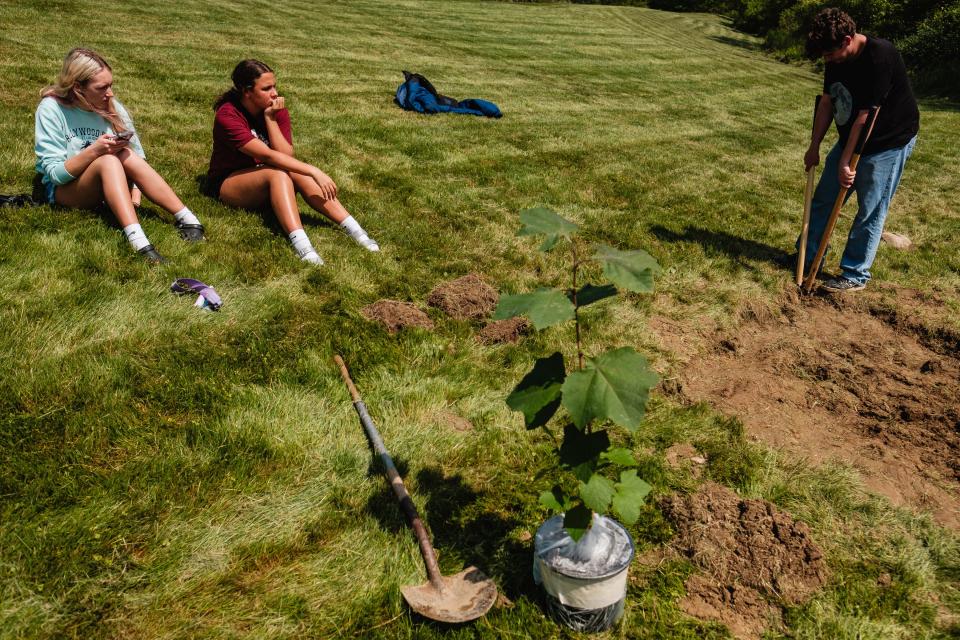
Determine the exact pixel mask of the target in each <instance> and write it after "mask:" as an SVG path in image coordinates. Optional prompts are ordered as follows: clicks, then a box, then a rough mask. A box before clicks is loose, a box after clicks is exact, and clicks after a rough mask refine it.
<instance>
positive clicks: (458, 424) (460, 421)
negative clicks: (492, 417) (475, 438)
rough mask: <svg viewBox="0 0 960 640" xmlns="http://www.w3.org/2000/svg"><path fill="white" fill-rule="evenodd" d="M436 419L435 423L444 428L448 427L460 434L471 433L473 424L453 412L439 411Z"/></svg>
mask: <svg viewBox="0 0 960 640" xmlns="http://www.w3.org/2000/svg"><path fill="white" fill-rule="evenodd" d="M436 419H437V422H439V423H440V424H442V425H444V426H445V427H449V428H450V429H453V430H454V431H459V432H460V433H465V432H467V431H473V423H472V422H470V421H469V420H467V419H466V418H464V417H463V416H461V415H459V414H456V413H454V412H453V411H441V412H439V413H438V414H437V416H436Z"/></svg>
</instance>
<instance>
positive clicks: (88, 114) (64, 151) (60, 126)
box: [34, 97, 146, 203]
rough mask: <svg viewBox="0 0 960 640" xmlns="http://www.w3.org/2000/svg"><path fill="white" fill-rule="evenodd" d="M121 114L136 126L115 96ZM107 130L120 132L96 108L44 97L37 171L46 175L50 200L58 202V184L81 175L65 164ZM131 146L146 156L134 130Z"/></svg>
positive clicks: (129, 124) (38, 118)
mask: <svg viewBox="0 0 960 640" xmlns="http://www.w3.org/2000/svg"><path fill="white" fill-rule="evenodd" d="M113 104H114V105H115V106H116V109H117V113H118V114H119V115H120V119H121V120H123V123H124V125H125V126H126V128H127V129H133V120H132V119H131V118H130V114H128V113H127V110H126V109H124V107H123V105H122V104H120V101H119V100H117V99H116V98H114V99H113ZM105 133H109V134H114V133H116V132H115V131H114V130H113V128H112V127H111V126H110V123H109V122H108V121H107V120H106V119H104V118H103V116H100V115H98V114H96V113H93V112H92V111H84V110H83V109H78V108H76V107H68V106H65V105H62V104H60V103H59V102H58V101H57V100H55V99H54V98H49V97H48V98H44V99H43V100H41V101H40V104H39V105H38V106H37V114H36V120H35V127H34V134H35V140H36V145H35V147H34V150H35V151H36V154H37V164H36V167H37V172H38V173H40V174H41V175H42V176H43V184H44V186H45V187H46V190H47V200H48V201H49V202H51V203H52V202H54V199H53V191H54V189H56V187H57V186H59V185H63V184H67V183H68V182H70V181H71V180H74V179H75V178H76V177H77V176H73V175H70V173H69V172H68V171H67V170H66V168H65V167H64V166H63V165H64V163H65V162H66V161H67V160H68V159H70V158H72V157H73V156H75V155H77V154H78V153H80V152H81V151H83V150H84V149H86V148H87V147H89V146H90V144H91V143H93V142H94V141H96V139H97V138H99V137H100V136H102V135H103V134H105ZM130 149H131V150H132V151H133V152H134V153H136V154H137V155H138V156H140V157H141V158H146V155H145V154H144V153H143V146H141V144H140V138H139V136H138V135H137V133H136V130H134V134H133V138H131V139H130Z"/></svg>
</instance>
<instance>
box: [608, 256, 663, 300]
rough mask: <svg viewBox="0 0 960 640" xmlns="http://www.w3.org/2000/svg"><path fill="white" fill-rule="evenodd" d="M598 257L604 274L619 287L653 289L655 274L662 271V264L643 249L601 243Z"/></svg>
mask: <svg viewBox="0 0 960 640" xmlns="http://www.w3.org/2000/svg"><path fill="white" fill-rule="evenodd" d="M596 258H597V260H599V261H600V262H602V263H603V274H604V275H605V276H607V278H609V279H610V281H611V282H613V283H614V284H616V285H617V286H618V287H621V288H623V289H626V290H628V291H634V292H637V293H648V292H650V291H653V276H654V275H656V274H658V273H660V265H659V264H657V261H656V260H655V259H654V257H653V256H651V255H650V254H649V253H647V252H646V251H644V250H643V249H636V250H633V251H620V250H619V249H614V248H613V247H608V246H607V245H605V244H601V245H597V253H596Z"/></svg>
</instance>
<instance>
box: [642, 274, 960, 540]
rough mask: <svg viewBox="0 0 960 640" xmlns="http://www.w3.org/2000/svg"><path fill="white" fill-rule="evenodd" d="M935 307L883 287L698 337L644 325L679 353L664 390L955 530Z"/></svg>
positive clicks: (956, 490) (795, 305)
mask: <svg viewBox="0 0 960 640" xmlns="http://www.w3.org/2000/svg"><path fill="white" fill-rule="evenodd" d="M943 310H944V305H943V303H942V301H938V300H937V299H936V298H935V297H932V296H929V295H926V294H920V293H917V292H914V291H908V290H895V289H892V288H890V287H887V288H884V289H881V290H880V291H874V292H872V293H871V292H870V291H869V290H868V291H865V292H860V293H857V294H847V295H846V296H835V297H809V298H805V299H803V300H799V299H796V298H795V297H794V298H793V299H787V300H786V301H785V302H784V303H783V304H782V306H781V308H780V309H779V311H774V312H773V313H766V314H763V313H760V314H750V315H748V316H747V317H746V318H745V319H744V321H743V322H742V323H741V324H740V326H739V327H738V328H737V329H736V330H735V331H734V332H732V333H729V332H726V333H724V332H718V333H715V334H712V335H710V334H706V335H703V334H700V335H699V338H700V339H699V341H698V340H697V337H698V332H697V330H696V329H695V328H689V327H680V326H679V325H677V324H676V323H673V322H669V321H664V322H658V323H654V325H655V326H656V327H657V330H658V332H661V333H663V334H664V336H665V338H664V339H663V342H664V344H666V345H667V346H669V347H670V349H671V350H672V351H680V353H679V356H680V359H681V360H686V362H685V363H681V366H680V367H679V370H678V372H677V374H676V375H674V376H666V379H667V380H668V381H669V382H670V384H669V385H664V391H665V392H667V393H673V394H676V395H679V396H680V397H681V398H684V399H686V400H688V401H691V402H700V401H706V402H709V403H711V404H713V405H714V406H716V407H717V408H718V409H720V410H721V411H723V412H725V413H728V414H732V415H735V416H737V417H739V418H740V419H741V420H743V422H744V425H745V426H746V427H747V430H748V432H749V433H750V434H751V435H752V436H755V437H757V438H759V439H761V440H764V441H765V442H767V443H770V444H772V445H774V446H778V447H784V448H787V449H792V450H794V451H795V452H797V453H798V454H800V455H803V456H806V457H808V458H809V459H811V460H812V461H814V462H822V461H827V460H838V461H841V462H844V463H847V464H851V465H853V466H855V467H856V468H857V469H858V470H859V471H860V472H861V474H862V477H863V479H864V483H865V484H866V486H867V488H868V489H870V490H872V491H875V492H877V493H880V494H882V495H885V496H887V497H889V498H890V499H891V500H892V501H893V502H894V503H895V504H898V505H902V506H908V507H911V508H913V509H918V510H921V511H928V512H930V513H932V515H933V516H934V517H935V518H936V519H937V520H938V521H939V522H941V523H942V524H945V525H947V526H949V527H952V528H960V360H958V356H960V353H958V347H960V338H958V334H957V333H956V332H955V331H953V330H951V329H949V328H948V327H944V326H943V325H942V324H938V318H942V314H943V313H944V311H943ZM671 334H672V335H671ZM681 338H682V339H681ZM683 350H686V353H683Z"/></svg>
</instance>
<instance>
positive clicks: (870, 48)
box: [823, 36, 920, 155]
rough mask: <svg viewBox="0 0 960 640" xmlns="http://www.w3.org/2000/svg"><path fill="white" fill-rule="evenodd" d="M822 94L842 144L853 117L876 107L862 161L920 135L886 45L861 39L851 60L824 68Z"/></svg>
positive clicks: (895, 55)
mask: <svg viewBox="0 0 960 640" xmlns="http://www.w3.org/2000/svg"><path fill="white" fill-rule="evenodd" d="M825 67H826V69H825V73H824V76H823V92H824V93H826V94H828V95H829V96H830V98H831V100H832V101H833V120H834V122H836V124H837V132H838V133H839V134H840V141H841V143H842V144H846V143H847V138H849V137H850V127H851V126H852V124H853V120H854V119H855V118H856V115H857V113H859V112H860V111H861V110H863V109H869V108H870V107H877V106H878V107H880V113H879V114H878V115H877V123H876V124H875V125H874V127H873V133H871V134H870V140H869V141H868V142H867V146H866V147H865V148H864V150H863V153H864V155H866V154H870V153H877V152H879V151H886V150H887V149H896V148H897V147H902V146H903V145H905V144H907V143H908V142H910V140H911V138H913V136H915V135H917V131H919V130H920V111H919V110H918V109H917V101H916V99H915V98H914V97H913V90H912V89H911V88H910V81H909V80H907V69H906V67H905V66H904V64H903V58H902V57H900V52H899V51H897V49H896V47H894V46H893V44H892V43H891V42H889V41H888V40H884V39H882V38H872V37H870V36H867V42H866V44H865V45H864V47H863V50H862V51H861V52H860V55H859V56H857V57H856V58H854V59H853V60H847V61H845V62H839V63H832V62H828V63H827V64H826V65H825Z"/></svg>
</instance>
